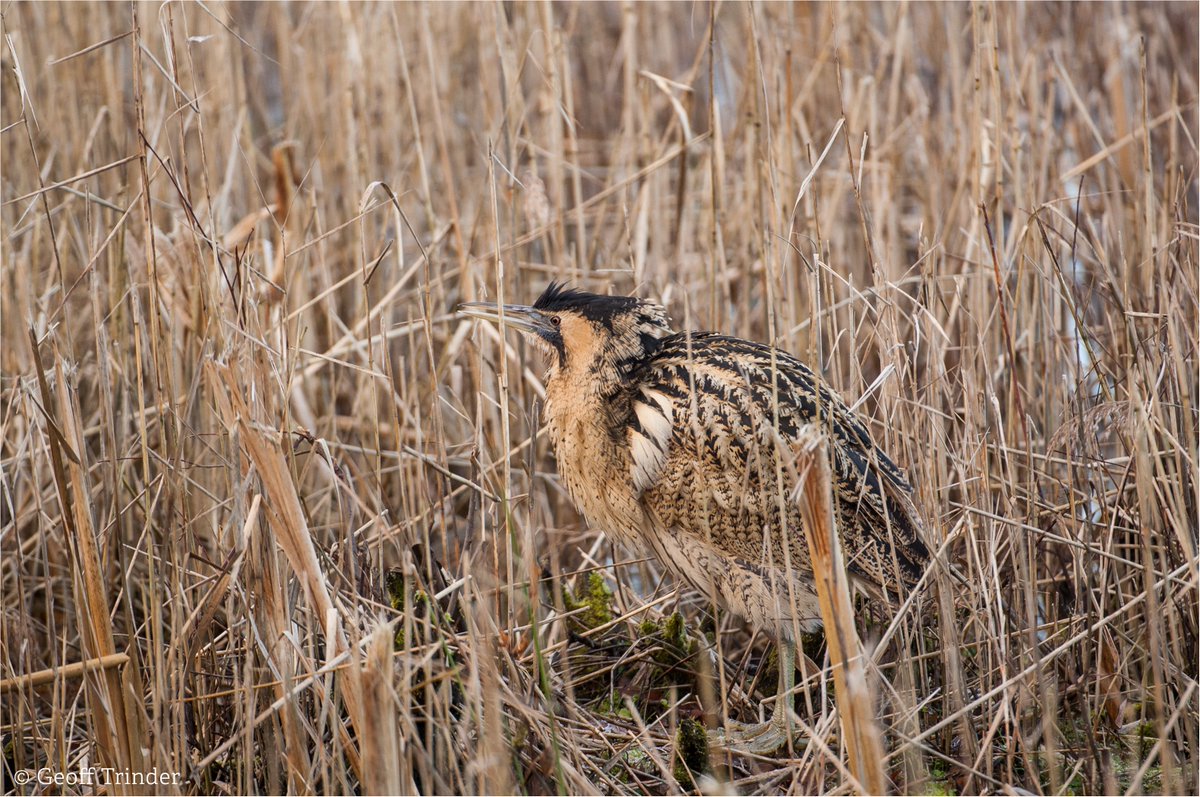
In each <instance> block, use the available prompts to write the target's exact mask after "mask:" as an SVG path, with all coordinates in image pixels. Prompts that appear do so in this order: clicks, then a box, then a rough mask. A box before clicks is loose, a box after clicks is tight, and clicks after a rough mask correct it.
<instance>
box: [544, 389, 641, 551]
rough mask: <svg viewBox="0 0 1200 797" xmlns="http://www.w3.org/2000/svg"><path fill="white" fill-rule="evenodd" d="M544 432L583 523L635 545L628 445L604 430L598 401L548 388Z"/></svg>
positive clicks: (637, 522) (636, 513) (637, 517)
mask: <svg viewBox="0 0 1200 797" xmlns="http://www.w3.org/2000/svg"><path fill="white" fill-rule="evenodd" d="M546 392H547V402H546V428H547V432H548V433H549V436H550V442H551V445H552V446H553V447H554V456H555V459H556V460H557V463H558V473H559V476H560V477H561V478H562V480H563V484H564V486H565V487H566V489H567V493H568V494H569V495H570V496H571V500H572V501H573V502H574V503H575V507H576V508H577V509H578V510H579V511H580V512H581V513H582V514H583V516H584V517H585V518H587V521H588V524H589V525H591V526H594V527H596V528H599V529H602V530H604V531H605V532H607V533H608V534H609V535H610V536H612V537H615V538H617V541H619V542H624V543H627V544H629V543H635V544H636V543H637V542H638V541H639V538H640V536H641V535H640V529H641V526H642V524H643V522H644V520H643V517H642V509H641V505H640V504H639V502H638V496H637V493H636V490H635V488H634V485H633V481H632V479H631V477H630V459H629V456H630V454H629V450H628V447H627V446H624V445H622V444H621V441H620V438H619V436H617V435H615V434H614V433H613V430H612V429H610V428H608V426H609V423H608V421H607V417H608V415H609V414H610V413H609V412H608V411H607V408H606V407H605V406H603V405H602V404H601V403H600V402H594V401H575V402H571V401H570V400H568V399H567V397H564V396H556V395H554V392H553V391H551V390H550V389H549V387H548V389H547V391H546Z"/></svg>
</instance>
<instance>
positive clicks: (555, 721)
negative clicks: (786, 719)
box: [0, 2, 1200, 794]
mask: <svg viewBox="0 0 1200 797" xmlns="http://www.w3.org/2000/svg"><path fill="white" fill-rule="evenodd" d="M0 11H2V26H3V34H4V35H3V77H2V81H3V100H2V115H3V116H2V119H0V153H2V156H3V205H2V210H0V219H2V221H3V237H2V241H3V243H2V245H0V246H2V248H0V254H2V257H3V276H2V279H3V286H2V298H3V305H2V311H3V312H2V319H0V334H2V335H3V346H2V347H0V365H2V368H3V378H2V382H0V446H2V448H0V524H2V525H0V549H2V550H3V564H2V565H0V578H2V584H3V612H2V613H0V639H2V646H3V655H2V656H0V666H2V667H3V672H2V673H0V678H2V680H3V683H2V685H0V690H2V691H0V737H2V740H3V772H4V775H3V782H4V784H5V785H4V788H5V791H17V792H20V793H32V792H34V791H42V792H44V791H47V789H46V788H44V787H43V788H39V787H36V786H33V785H27V786H18V785H15V784H16V781H15V777H16V776H17V774H18V773H22V772H26V771H29V770H38V769H39V768H42V767H47V768H49V769H50V770H52V771H54V772H66V771H78V770H79V768H80V766H81V765H90V764H100V765H103V766H110V767H114V768H116V769H118V770H121V771H124V772H141V773H145V772H149V771H152V770H155V769H157V770H159V771H163V772H169V773H179V775H180V776H181V779H182V780H181V783H179V784H178V785H170V786H167V787H166V789H167V790H168V791H169V790H177V791H179V792H187V793H202V794H208V793H235V792H283V791H295V792H308V791H316V792H354V791H360V790H361V791H370V792H414V791H421V792H438V793H455V792H458V793H475V792H489V793H508V792H528V793H535V792H536V793H547V792H555V791H559V792H567V793H594V792H632V793H651V792H653V793H663V792H675V791H693V790H695V789H696V788H699V787H703V788H705V789H712V788H725V789H736V790H738V791H739V792H742V793H763V794H768V793H818V792H820V793H826V792H845V791H849V790H853V789H856V788H859V787H860V786H861V784H860V783H859V781H858V779H857V778H856V776H855V774H854V772H855V771H857V770H853V771H852V769H851V767H852V763H851V761H850V759H849V758H848V756H847V751H846V741H845V740H844V739H843V738H842V735H841V734H840V733H839V732H838V727H839V720H838V702H839V701H838V700H835V699H833V697H832V694H831V693H832V676H831V674H830V670H829V669H827V667H826V666H825V663H826V662H825V659H826V653H825V651H824V646H823V645H822V643H821V641H820V640H819V639H818V640H809V641H808V644H806V646H805V647H806V652H807V654H808V655H807V656H806V658H805V660H804V662H803V664H804V666H803V667H802V668H801V670H800V672H799V678H798V680H799V682H800V683H801V685H802V688H801V689H800V690H799V693H798V695H797V699H796V710H797V715H798V716H799V718H800V719H801V720H802V721H803V722H804V724H805V726H806V728H807V731H808V733H809V734H810V735H811V736H812V741H811V743H810V744H808V745H807V747H797V748H793V749H791V751H789V752H785V753H784V755H783V757H782V758H780V759H764V758H753V757H744V756H725V755H720V756H719V755H714V756H713V757H712V758H710V759H709V760H708V762H707V764H705V762H704V755H703V750H702V749H699V747H698V746H697V745H696V744H695V743H694V742H695V736H696V734H695V731H696V728H697V727H698V726H697V725H696V722H697V721H698V720H700V721H703V720H706V719H707V720H708V721H710V722H719V721H720V718H721V716H722V715H724V714H727V715H730V716H735V717H738V718H741V719H751V718H752V717H753V715H754V714H755V713H756V712H757V711H758V710H759V708H758V706H759V704H760V701H762V700H763V699H764V698H769V695H767V693H766V692H765V691H764V690H763V687H766V688H769V685H770V684H772V683H774V678H773V677H772V676H771V675H770V670H771V668H772V667H774V666H777V663H772V661H771V660H770V658H769V656H768V655H767V651H768V649H769V646H768V645H767V644H766V640H765V639H764V638H763V637H762V636H761V635H757V634H752V633H751V632H750V630H748V629H746V628H745V627H744V625H743V624H741V623H740V622H738V621H736V620H735V619H733V618H729V617H726V616H724V615H721V614H715V615H714V613H713V610H712V608H711V607H709V606H706V605H705V602H704V601H703V599H701V598H700V596H698V595H695V594H693V593H690V592H688V591H686V590H685V591H678V590H677V588H676V585H675V584H674V583H673V582H672V581H671V580H670V578H669V577H664V573H663V570H662V568H661V567H660V565H659V564H658V563H657V562H655V561H653V560H643V559H640V558H637V555H636V554H634V553H633V552H627V551H623V550H613V549H612V548H611V546H610V545H609V544H608V543H607V542H606V541H605V540H604V538H603V537H602V536H601V535H600V534H599V533H598V531H596V530H592V529H588V528H586V527H585V526H584V525H583V524H582V523H581V521H580V519H579V517H578V516H577V515H576V513H575V512H574V511H573V510H572V508H571V506H570V503H569V501H568V500H567V498H566V497H565V494H564V491H563V489H562V487H561V485H560V484H559V483H558V481H557V478H556V475H555V471H554V466H553V462H552V459H551V457H550V455H549V452H548V451H547V445H546V442H545V440H544V439H543V438H542V437H540V436H539V435H538V430H539V418H538V404H539V399H540V397H541V395H542V384H541V380H540V374H541V364H540V363H539V362H538V361H537V358H536V357H534V356H532V355H531V352H530V351H529V350H528V349H527V348H526V347H525V346H524V345H523V344H522V343H521V342H520V341H518V340H515V339H514V340H501V339H500V338H499V337H498V336H497V334H496V332H495V330H494V329H491V328H483V327H480V328H477V327H476V326H474V325H472V324H470V323H468V322H466V321H463V320H460V319H458V318H456V317H455V316H454V315H453V312H452V309H453V307H454V306H455V305H456V303H457V302H459V301H462V300H472V299H477V298H481V297H485V296H486V297H491V298H495V297H500V298H502V299H504V300H508V301H528V300H529V299H531V298H532V297H533V296H534V295H535V294H536V293H537V292H538V291H539V290H540V289H541V288H542V287H543V286H544V285H545V284H546V282H547V281H548V280H550V279H551V278H552V277H557V278H566V279H569V280H571V281H572V282H574V283H576V284H577V285H580V286H583V287H587V288H591V289H595V290H600V291H608V290H612V291H616V292H637V293H639V294H641V295H646V296H653V297H656V298H661V299H662V300H663V301H664V302H665V304H666V305H667V306H668V308H669V310H670V311H671V313H672V315H673V317H674V318H675V320H676V323H677V325H678V326H680V327H681V328H682V327H695V328H712V329H719V330H723V331H726V332H729V333H733V334H738V335H742V336H746V337H751V338H755V339H759V340H770V341H773V342H775V343H777V344H778V345H779V346H781V347H783V348H786V349H788V350H789V351H792V352H793V353H795V354H797V355H799V356H801V357H803V358H804V359H806V360H808V361H809V362H811V363H813V364H814V365H816V366H819V367H820V368H821V369H822V370H823V372H824V373H825V374H826V375H827V377H828V378H829V380H830V381H831V382H832V383H833V384H834V385H836V386H837V387H838V388H839V389H841V390H842V391H843V392H844V394H845V395H846V396H848V397H851V398H852V400H859V397H862V398H861V404H860V409H861V411H862V412H863V413H864V415H865V416H866V417H867V418H869V419H870V423H871V426H872V430H873V433H874V434H875V435H876V436H877V437H878V439H879V440H880V441H881V442H882V443H883V444H884V447H885V448H886V449H887V450H888V451H890V452H892V453H893V454H894V456H895V458H896V459H897V460H898V461H900V462H901V463H902V464H903V465H904V466H905V467H906V468H907V469H908V471H909V473H910V475H911V477H912V481H913V482H914V484H915V485H916V489H917V493H918V499H919V505H920V506H921V507H922V509H923V510H924V512H925V513H926V514H927V516H928V518H929V519H930V525H931V527H932V529H933V532H934V534H936V535H937V537H938V539H941V540H944V541H945V545H944V548H945V551H946V556H947V557H948V559H949V560H950V561H952V562H953V563H954V565H955V567H956V568H957V569H958V571H959V572H961V574H962V575H964V577H965V581H966V584H967V585H969V586H965V585H958V586H957V587H955V588H954V589H942V590H939V591H936V594H935V591H933V590H925V591H923V592H922V594H920V595H918V596H916V597H915V598H914V600H913V601H912V602H910V603H908V604H906V605H905V606H904V607H902V608H901V610H900V611H899V614H898V616H897V619H896V621H895V623H891V622H881V619H882V620H884V621H886V620H888V619H889V618H888V617H887V616H886V615H883V616H882V617H881V615H880V613H879V612H877V611H876V609H875V607H872V606H869V605H867V606H860V607H859V631H860V634H861V636H862V638H863V640H864V643H865V644H866V646H867V650H866V651H865V652H866V654H868V655H866V656H862V657H858V656H857V652H856V651H849V653H848V655H850V656H851V657H852V658H856V661H857V663H856V665H855V666H856V667H857V669H858V670H859V671H861V672H862V673H863V674H864V677H865V678H866V680H867V681H868V682H869V685H870V687H871V689H872V690H873V694H875V695H876V705H875V707H874V711H875V718H874V719H873V720H872V721H873V722H874V723H876V725H875V727H874V728H871V729H868V730H871V731H872V732H877V733H879V734H880V739H881V742H882V744H883V747H884V759H883V761H882V769H881V770H880V771H882V773H883V775H884V776H885V777H886V778H887V779H888V781H889V785H888V788H890V789H892V790H895V791H902V792H932V793H968V792H996V793H999V792H1013V791H1017V790H1023V791H1024V792H1026V793H1028V792H1032V793H1045V794H1050V793H1055V794H1061V793H1082V792H1094V793H1099V792H1105V793H1118V792H1121V793H1137V792H1143V791H1145V792H1161V793H1181V792H1183V793H1186V792H1189V791H1191V792H1194V791H1195V789H1196V787H1197V782H1196V766H1197V749H1196V747H1197V734H1198V733H1200V719H1198V712H1197V701H1198V700H1200V696H1198V695H1197V579H1198V578H1200V576H1198V562H1200V560H1198V559H1197V552H1196V551H1197V523H1198V513H1197V494H1196V489H1197V480H1196V469H1197V464H1198V460H1200V456H1198V453H1197V407H1198V401H1200V388H1198V384H1197V382H1198V378H1197V358H1196V354H1197V352H1196V348H1197V318H1198V314H1197V292H1198V289H1200V285H1198V282H1200V280H1198V278H1197V263H1198V258H1197V248H1198V233H1200V228H1198V226H1197V163H1198V159H1197V133H1198V125H1197V104H1196V99H1197V70H1198V55H1197V40H1196V36H1195V31H1196V25H1197V10H1196V6H1195V4H1178V5H1167V4H1140V3H1139V4H1113V5H1109V4H1100V5H1082V4H1064V5H1043V4H1028V5H1009V4H990V3H977V4H971V5H967V4H951V5H941V4H938V5H928V4H920V3H912V4H896V5H892V4H885V5H832V6H829V5H817V4H813V5H809V4H799V5H786V6H784V5H773V4H766V3H763V4H755V5H753V6H750V5H741V4H733V3H724V4H720V5H716V6H713V5H703V4H687V3H680V4H669V5H640V4H639V5H616V4H605V5H601V4H580V5H575V4H547V3H542V4H529V3H507V4H497V5H449V4H447V5H442V4H437V5H433V4H431V5H390V4H381V5H359V4H323V3H313V4H288V5H275V4H269V5H268V4H263V5H258V4H241V3H233V4H220V3H217V4H213V3H205V4H189V3H165V4H135V5H132V6H131V5H128V4H74V3H72V4H55V3H21V2H18V3H9V4H6V5H5V6H3V8H2V9H0ZM938 578H941V577H940V576H938ZM933 581H934V579H933V577H932V576H931V579H930V584H932V583H933ZM948 583H953V582H948ZM676 611H678V615H676ZM853 766H857V765H853ZM877 769H878V767H877ZM160 788H161V787H160ZM49 790H51V791H52V790H54V789H53V788H50V789H49ZM83 790H85V791H86V790H87V789H86V788H83ZM115 790H116V791H139V790H143V789H141V788H140V787H136V786H133V787H126V786H118V787H117V788H116V789H115Z"/></svg>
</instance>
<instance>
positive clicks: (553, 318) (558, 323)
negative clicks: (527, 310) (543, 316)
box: [550, 315, 562, 327]
mask: <svg viewBox="0 0 1200 797" xmlns="http://www.w3.org/2000/svg"><path fill="white" fill-rule="evenodd" d="M550 324H551V325H552V326H556V327H560V326H562V319H561V318H559V317H558V316H556V315H552V316H550Z"/></svg>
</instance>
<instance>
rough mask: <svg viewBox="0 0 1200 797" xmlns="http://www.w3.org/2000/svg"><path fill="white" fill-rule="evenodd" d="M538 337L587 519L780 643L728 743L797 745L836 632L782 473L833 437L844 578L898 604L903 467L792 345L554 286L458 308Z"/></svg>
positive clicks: (548, 416)
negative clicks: (802, 447) (801, 437)
mask: <svg viewBox="0 0 1200 797" xmlns="http://www.w3.org/2000/svg"><path fill="white" fill-rule="evenodd" d="M501 310H502V311H503V320H504V324H505V325H506V326H507V327H512V328H515V329H518V330H520V331H521V332H523V333H525V334H526V335H527V337H528V338H529V339H530V340H531V341H533V343H535V344H536V345H537V347H538V348H540V349H542V350H543V351H544V352H545V353H546V355H547V356H548V358H549V371H548V373H547V377H546V406H545V427H546V430H547V432H548V433H549V437H550V440H551V443H552V445H553V448H554V452H555V456H556V458H557V460H558V470H559V474H560V475H561V477H562V480H563V482H564V483H565V485H566V488H567V491H568V493H569V494H570V496H571V498H572V500H573V501H574V503H575V505H576V507H577V508H578V509H579V511H580V512H582V513H583V516H584V517H585V518H586V519H587V522H588V523H589V524H590V525H591V526H593V527H595V528H599V529H602V530H603V531H605V532H606V533H607V534H608V535H609V537H610V538H611V539H613V540H614V541H616V542H619V543H623V544H626V545H630V546H632V547H634V548H638V549H642V550H644V551H649V552H652V553H653V554H654V555H656V556H657V557H658V558H659V559H660V560H661V561H662V562H663V564H665V565H666V566H667V567H668V568H669V569H670V570H671V571H673V572H674V573H675V574H676V575H677V576H678V577H680V578H681V579H682V580H683V581H684V582H686V583H688V584H690V585H691V586H692V587H694V588H695V589H697V590H699V591H700V592H702V593H704V594H705V595H707V596H709V597H710V598H711V599H714V600H715V602H716V603H717V604H718V605H720V606H723V607H725V608H726V609H728V610H731V611H732V612H734V613H736V614H738V615H741V616H742V617H744V618H745V619H747V620H749V621H750V622H751V623H753V624H754V625H756V626H757V627H759V628H761V629H763V630H765V631H767V632H768V633H773V635H774V636H775V637H776V639H777V641H778V643H779V647H780V654H779V690H778V693H777V697H776V700H775V707H774V709H773V711H772V713H771V718H770V720H769V721H767V722H764V723H760V724H757V725H742V724H740V723H727V725H726V728H725V730H724V732H718V733H717V735H716V738H715V739H714V741H716V742H718V743H721V744H723V746H725V747H730V748H737V749H744V750H748V751H754V752H771V751H774V750H777V749H778V748H779V747H780V746H782V745H783V744H784V743H785V742H786V740H787V739H788V738H789V737H790V718H789V714H788V708H789V706H790V704H791V702H792V695H791V692H792V689H793V686H794V684H793V679H794V677H795V670H794V665H795V662H796V637H797V634H798V633H805V632H809V631H813V630H815V629H817V628H818V627H820V625H821V614H820V609H819V606H818V600H817V594H816V590H815V587H814V584H813V580H812V566H811V557H810V555H809V548H808V545H807V542H806V540H805V537H804V532H803V527H802V526H801V515H800V509H799V505H798V502H797V501H795V500H792V498H791V496H792V495H793V494H794V491H795V487H796V484H795V482H796V480H797V476H796V474H795V471H794V470H789V469H788V468H786V467H782V463H783V462H785V461H787V454H788V446H789V445H791V444H794V443H795V442H796V439H797V435H798V432H799V430H800V429H801V428H802V427H803V426H804V425H805V424H817V425H818V426H819V428H821V429H823V430H825V432H826V435H827V438H828V440H829V450H830V457H829V458H830V470H831V473H832V474H833V484H832V485H831V486H832V494H833V497H834V508H835V512H834V514H835V518H836V525H837V532H838V538H839V540H840V543H841V546H842V550H843V560H844V562H845V565H846V569H847V574H848V575H849V577H850V580H851V582H852V583H853V584H855V586H857V587H860V588H862V589H863V590H864V591H865V592H867V593H868V594H871V595H874V596H876V597H879V596H882V595H885V594H886V595H891V596H898V595H900V594H901V593H902V592H903V591H904V590H905V589H907V588H909V587H911V586H912V585H913V584H914V583H915V582H916V581H917V580H918V579H919V578H920V576H921V574H922V572H923V569H924V567H925V565H926V564H927V562H928V560H929V551H928V549H927V548H926V546H925V544H924V543H923V541H922V538H921V521H920V517H919V515H918V513H917V511H916V509H915V507H914V505H913V502H912V499H911V491H912V488H911V487H910V486H909V484H908V482H907V481H906V480H905V477H904V474H903V473H902V472H901V471H900V469H899V468H898V467H897V466H896V465H895V464H894V463H893V462H892V460H891V459H889V458H888V456H887V454H885V453H884V452H883V451H882V450H881V449H880V448H879V447H878V446H877V445H876V444H875V443H874V441H873V440H872V439H871V436H870V434H869V433H868V431H867V428H866V426H865V425H864V424H863V422H862V420H861V419H860V418H859V417H858V416H857V415H856V414H855V413H854V411H853V410H851V409H850V407H848V406H847V405H846V403H845V402H844V401H843V400H842V398H841V397H840V396H839V395H838V394H837V393H836V392H835V391H834V390H833V389H831V388H830V387H829V386H828V385H827V384H826V383H825V382H824V381H823V380H822V379H821V378H820V377H819V376H817V374H816V373H814V372H813V371H812V370H811V369H809V368H808V367H807V366H805V365H804V364H803V363H801V362H800V361H799V360H797V359H796V358H794V357H792V356H791V355H789V354H787V353H786V352H783V351H780V350H778V349H774V348H772V347H769V346H766V345H763V344H761V343H754V342H752V341H748V340H742V339H739V338H735V337H728V336H725V335H720V334H715V333H710V332H705V333H696V332H678V333H676V332H673V331H672V330H671V328H670V326H669V325H668V322H667V317H666V313H665V311H664V310H663V308H662V307H660V306H658V305H656V304H653V303H651V302H648V301H643V300H641V299H638V298H634V297H625V296H601V295H597V294H593V293H586V292H584V291H581V290H575V289H568V288H565V287H563V286H561V285H557V284H554V283H551V284H550V286H549V287H548V288H547V289H546V291H545V292H544V293H543V294H542V295H541V296H540V297H539V298H538V299H537V301H536V302H534V304H533V306H532V307H525V306H517V305H505V306H503V307H500V306H497V305H495V304H488V303H469V304H464V305H462V306H461V307H460V308H459V311H460V313H462V314H464V315H468V316H472V317H476V318H484V319H489V320H499V319H500V317H501Z"/></svg>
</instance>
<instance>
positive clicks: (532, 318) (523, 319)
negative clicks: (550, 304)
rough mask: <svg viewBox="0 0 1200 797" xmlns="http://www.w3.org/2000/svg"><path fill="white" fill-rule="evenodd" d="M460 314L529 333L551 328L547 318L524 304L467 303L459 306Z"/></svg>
mask: <svg viewBox="0 0 1200 797" xmlns="http://www.w3.org/2000/svg"><path fill="white" fill-rule="evenodd" d="M501 310H503V313H501ZM458 314H459V315H460V316H466V317H468V318H478V319H480V320H483V321H495V322H496V323H498V324H503V325H504V326H509V327H515V328H517V329H520V330H522V331H527V332H537V331H539V330H546V329H549V328H550V323H549V321H548V320H547V318H546V316H544V315H543V314H542V313H540V312H538V311H537V310H535V309H534V308H532V307H528V306H526V305H523V304H506V305H499V304H495V303H494V302H465V303H463V304H460V305H459V306H458Z"/></svg>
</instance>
